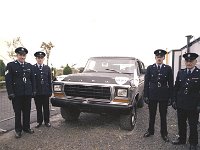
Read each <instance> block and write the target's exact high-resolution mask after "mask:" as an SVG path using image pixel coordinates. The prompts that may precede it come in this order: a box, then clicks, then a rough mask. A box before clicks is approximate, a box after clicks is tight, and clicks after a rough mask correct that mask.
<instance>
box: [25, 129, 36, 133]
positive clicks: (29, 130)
mask: <svg viewBox="0 0 200 150" xmlns="http://www.w3.org/2000/svg"><path fill="white" fill-rule="evenodd" d="M24 132H26V133H29V134H33V133H34V131H33V130H32V129H26V130H24Z"/></svg>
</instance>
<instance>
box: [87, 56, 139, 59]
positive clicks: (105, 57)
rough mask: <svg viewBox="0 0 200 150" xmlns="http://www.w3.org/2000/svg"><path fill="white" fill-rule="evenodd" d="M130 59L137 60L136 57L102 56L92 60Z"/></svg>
mask: <svg viewBox="0 0 200 150" xmlns="http://www.w3.org/2000/svg"><path fill="white" fill-rule="evenodd" d="M116 58H117V59H129V60H135V59H136V58H135V57H121V56H100V57H90V59H116Z"/></svg>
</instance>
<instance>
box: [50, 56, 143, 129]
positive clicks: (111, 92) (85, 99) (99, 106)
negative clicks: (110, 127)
mask: <svg viewBox="0 0 200 150" xmlns="http://www.w3.org/2000/svg"><path fill="white" fill-rule="evenodd" d="M145 71H146V69H145V67H144V64H143V62H142V61H140V60H139V59H136V58H134V57H91V58H89V60H88V61H87V64H86V66H85V68H84V71H83V72H82V73H77V74H70V75H68V76H66V77H65V78H64V79H63V80H62V81H54V82H53V83H52V86H53V97H52V98H51V103H52V105H53V106H56V107H60V108H61V109H60V110H61V115H62V117H63V118H64V119H65V120H66V121H75V120H78V118H79V116H80V113H81V112H89V113H99V114H115V115H116V114H117V115H119V117H120V119H119V125H120V127H121V129H124V130H129V131H131V130H133V129H134V127H135V124H136V119H137V108H141V107H143V105H144V101H143V93H144V74H145Z"/></svg>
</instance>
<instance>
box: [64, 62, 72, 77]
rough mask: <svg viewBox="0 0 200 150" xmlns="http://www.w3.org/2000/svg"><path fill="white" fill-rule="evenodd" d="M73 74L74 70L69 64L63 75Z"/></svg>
mask: <svg viewBox="0 0 200 150" xmlns="http://www.w3.org/2000/svg"><path fill="white" fill-rule="evenodd" d="M71 73H72V69H71V68H70V66H69V65H68V64H67V65H66V67H65V68H64V69H63V74H64V75H67V74H71Z"/></svg>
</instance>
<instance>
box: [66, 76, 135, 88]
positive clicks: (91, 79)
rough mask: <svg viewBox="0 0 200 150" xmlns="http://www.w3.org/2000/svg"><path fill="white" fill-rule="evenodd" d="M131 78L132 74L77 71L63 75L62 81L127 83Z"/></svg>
mask: <svg viewBox="0 0 200 150" xmlns="http://www.w3.org/2000/svg"><path fill="white" fill-rule="evenodd" d="M131 79H133V74H122V73H78V74H70V75H68V76H67V77H65V78H64V79H63V80H62V81H68V82H86V83H103V84H119V85H129V84H130V83H129V80H131Z"/></svg>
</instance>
